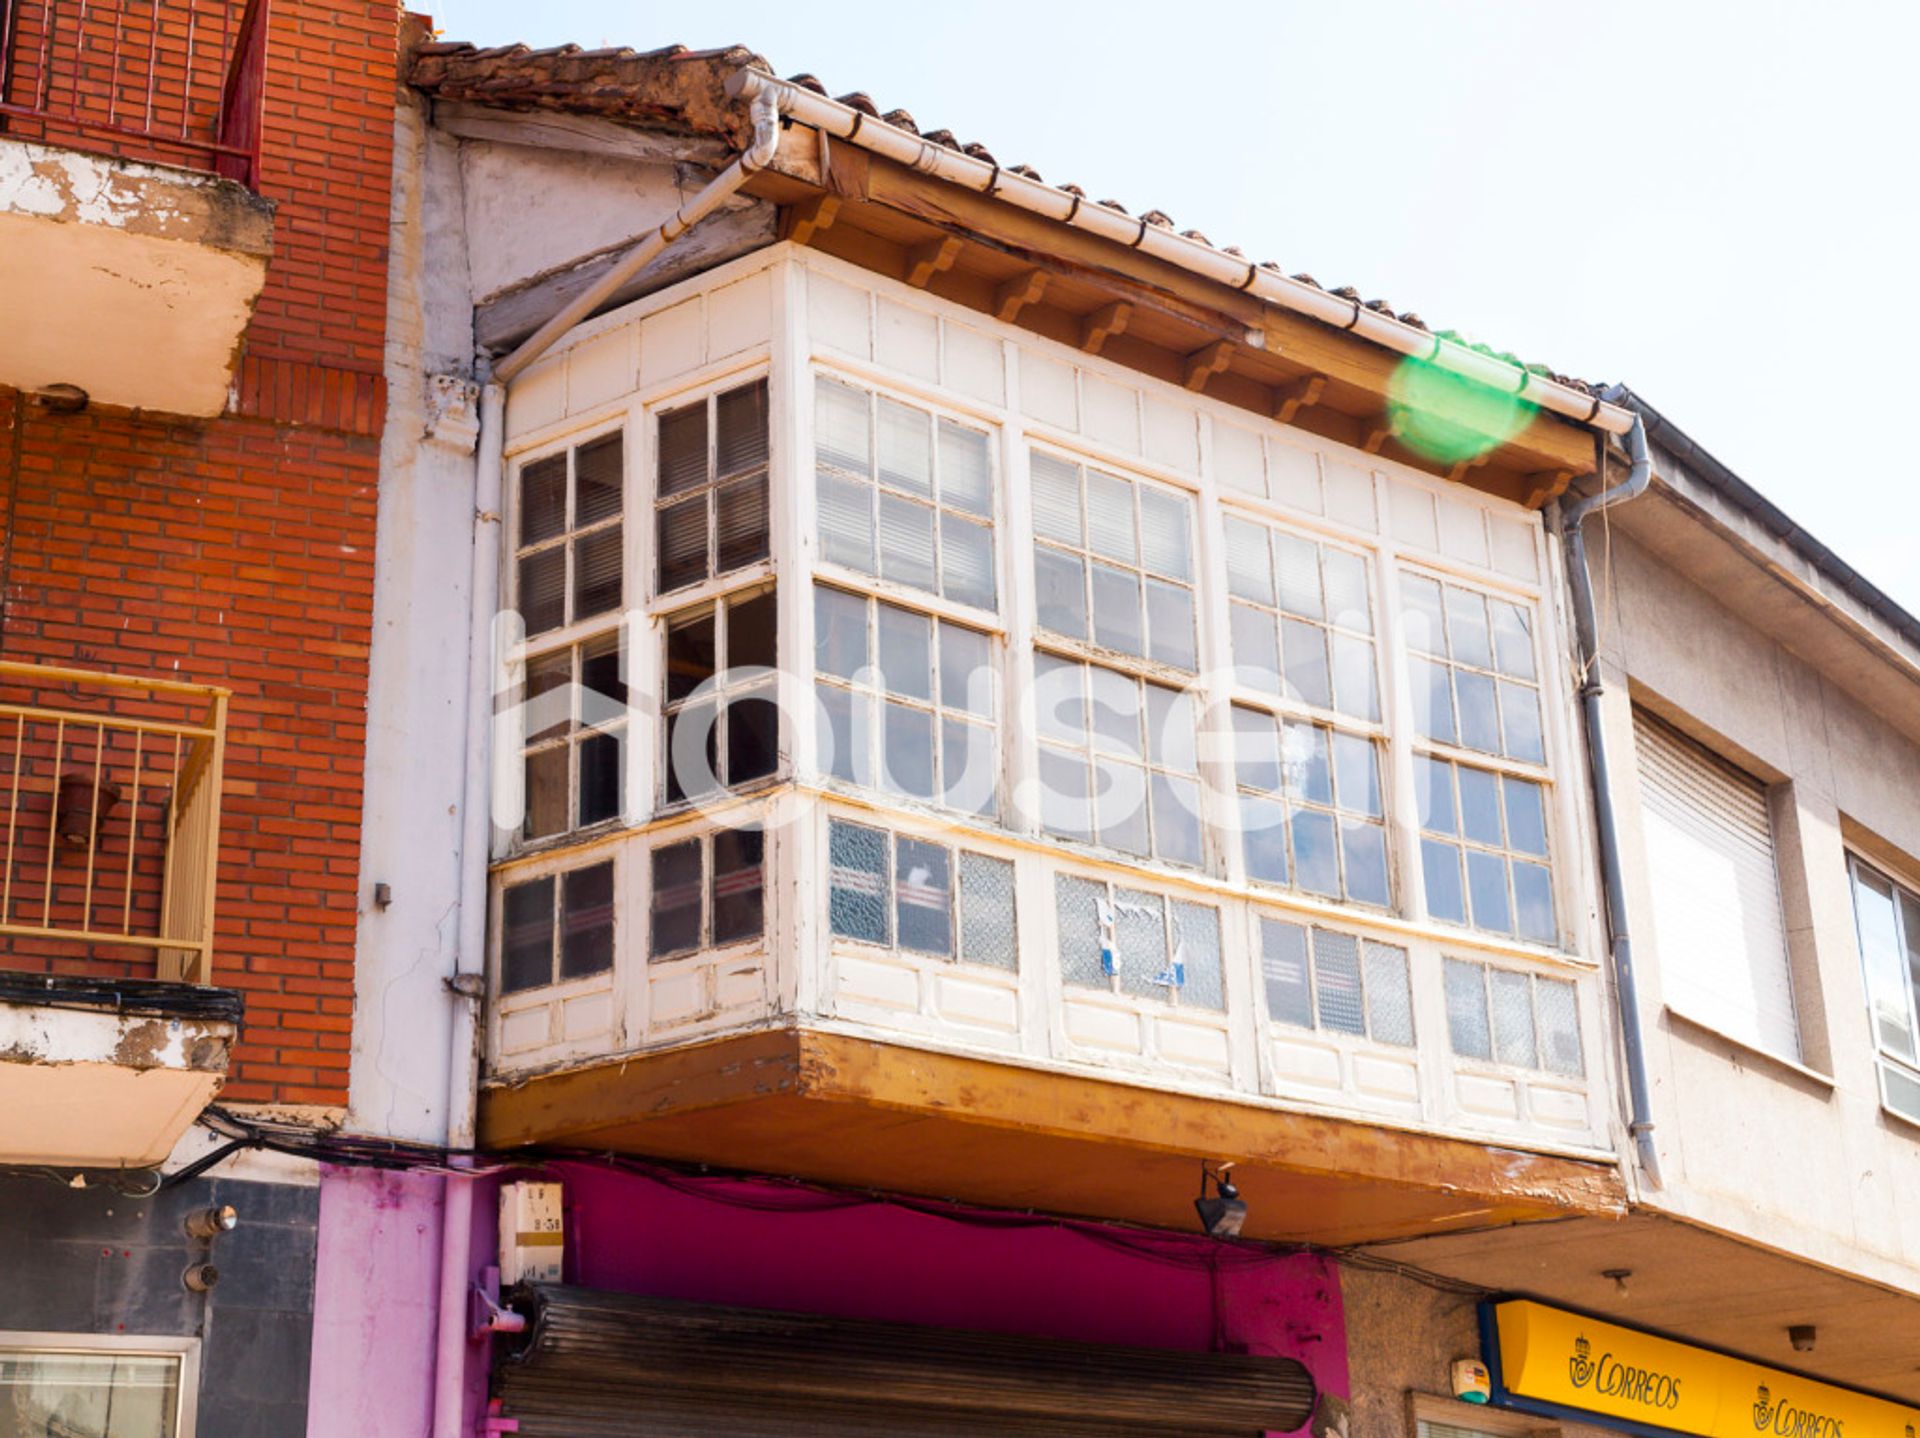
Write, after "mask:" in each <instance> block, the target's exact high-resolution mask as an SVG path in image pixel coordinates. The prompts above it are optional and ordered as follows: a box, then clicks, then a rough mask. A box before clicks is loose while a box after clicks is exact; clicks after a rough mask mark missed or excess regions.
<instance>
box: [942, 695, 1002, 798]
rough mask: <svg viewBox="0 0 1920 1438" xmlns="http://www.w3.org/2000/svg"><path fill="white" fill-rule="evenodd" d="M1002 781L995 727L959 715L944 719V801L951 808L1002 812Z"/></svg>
mask: <svg viewBox="0 0 1920 1438" xmlns="http://www.w3.org/2000/svg"><path fill="white" fill-rule="evenodd" d="M999 782H1000V775H999V771H998V767H997V766H996V765H995V763H994V759H993V730H991V729H989V728H988V727H987V726H986V725H985V724H968V723H965V722H964V721H962V720H959V719H942V720H941V721H940V785H941V789H942V791H943V792H942V802H943V803H945V804H946V805H947V807H948V808H951V809H959V810H961V811H963V812H965V813H968V814H980V815H983V816H985V817H987V818H992V817H993V816H994V815H995V814H997V813H998V812H999V809H1000V801H999V796H998V793H997V790H998V786H999Z"/></svg>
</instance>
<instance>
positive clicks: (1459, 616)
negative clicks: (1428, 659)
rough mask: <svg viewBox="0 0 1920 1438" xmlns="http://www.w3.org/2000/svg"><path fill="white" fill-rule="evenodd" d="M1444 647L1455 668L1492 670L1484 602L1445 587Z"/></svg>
mask: <svg viewBox="0 0 1920 1438" xmlns="http://www.w3.org/2000/svg"><path fill="white" fill-rule="evenodd" d="M1447 643H1448V645H1449V647H1450V648H1451V650H1452V653H1453V662H1454V663H1456V664H1471V665H1473V666H1474V667H1475V668H1476V669H1491V668H1493V640H1492V637H1491V635H1490V634H1489V633H1488V630H1487V601H1486V599H1485V598H1484V597H1482V596H1481V595H1478V594H1475V593H1474V592H1473V591H1472V590H1469V589H1456V588H1455V587H1454V586H1453V585H1451V584H1449V585H1448V586H1447Z"/></svg>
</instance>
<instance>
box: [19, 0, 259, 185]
mask: <svg viewBox="0 0 1920 1438" xmlns="http://www.w3.org/2000/svg"><path fill="white" fill-rule="evenodd" d="M266 58H267V0H146V3H140V0H120V3H113V0H107V3H100V0H0V121H4V131H5V133H7V134H9V135H12V136H14V137H15V138H20V139H32V140H38V141H42V142H44V143H47V144H61V145H71V146H75V147H77V148H87V149H96V150H100V151H102V152H104V153H109V154H114V155H118V156H122V157H125V158H129V159H140V160H159V161H163V162H166V163H171V164H182V165H188V166H190V167H192V168H195V169H202V170H211V171H212V172H214V173H215V174H219V175H224V176H226V177H227V178H228V179H231V180H238V181H240V182H241V183H242V184H244V185H246V186H248V187H249V188H254V189H257V188H258V187H259V168H260V132H261V125H260V113H261V103H262V100H263V99H264V97H265V94H266Z"/></svg>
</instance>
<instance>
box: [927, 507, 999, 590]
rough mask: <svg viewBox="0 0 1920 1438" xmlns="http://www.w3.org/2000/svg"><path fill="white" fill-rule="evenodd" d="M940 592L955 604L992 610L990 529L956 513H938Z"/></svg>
mask: <svg viewBox="0 0 1920 1438" xmlns="http://www.w3.org/2000/svg"><path fill="white" fill-rule="evenodd" d="M940 592H941V593H942V594H943V595H945V596H946V597H947V598H948V599H951V600H953V601H954V603H956V604H971V605H973V606H974V607H975V608H977V609H996V608H998V607H999V598H998V596H997V594H996V593H995V588H994V582H993V531H992V530H991V529H989V528H988V527H987V526H986V525H984V524H975V523H974V522H973V521H972V520H970V519H962V518H961V517H960V516H959V515H957V514H942V515H941V516H940Z"/></svg>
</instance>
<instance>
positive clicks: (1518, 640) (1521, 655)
mask: <svg viewBox="0 0 1920 1438" xmlns="http://www.w3.org/2000/svg"><path fill="white" fill-rule="evenodd" d="M1488 603H1489V605H1490V606H1491V608H1492V610H1493V657H1494V667H1495V668H1497V669H1498V670H1499V671H1500V672H1501V673H1502V674H1510V675H1512V676H1513V677H1514V678H1516V679H1531V678H1533V616H1532V615H1530V614H1529V613H1528V612H1527V611H1526V610H1524V609H1522V608H1521V607H1520V606H1519V605H1517V604H1508V603H1507V602H1506V601H1505V600H1502V599H1494V600H1489V601H1488Z"/></svg>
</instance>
